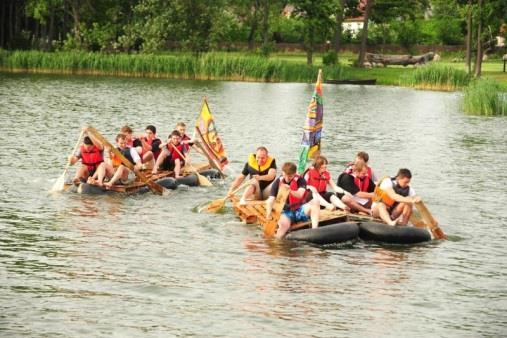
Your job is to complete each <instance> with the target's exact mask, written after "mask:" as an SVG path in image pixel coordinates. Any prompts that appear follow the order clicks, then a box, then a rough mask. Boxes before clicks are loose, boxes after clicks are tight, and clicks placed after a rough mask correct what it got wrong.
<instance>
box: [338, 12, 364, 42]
mask: <svg viewBox="0 0 507 338" xmlns="http://www.w3.org/2000/svg"><path fill="white" fill-rule="evenodd" d="M363 24H364V17H363V16H358V17H357V18H347V19H345V20H343V23H342V29H343V30H344V31H350V32H351V34H352V36H354V37H355V36H357V34H358V33H359V31H361V29H363Z"/></svg>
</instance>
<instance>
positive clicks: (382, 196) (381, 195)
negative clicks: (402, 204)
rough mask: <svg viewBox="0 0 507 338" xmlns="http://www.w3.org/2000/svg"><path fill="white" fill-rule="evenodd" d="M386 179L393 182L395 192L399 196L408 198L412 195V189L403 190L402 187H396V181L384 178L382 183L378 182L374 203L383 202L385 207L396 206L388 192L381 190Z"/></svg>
mask: <svg viewBox="0 0 507 338" xmlns="http://www.w3.org/2000/svg"><path fill="white" fill-rule="evenodd" d="M385 179H389V180H391V181H393V190H394V192H395V193H397V194H398V195H401V196H403V197H407V196H408V195H409V193H410V187H409V186H407V187H405V188H402V187H400V186H398V185H396V184H395V179H394V178H391V177H384V178H382V179H381V180H380V182H378V184H377V186H376V187H375V191H374V194H375V197H374V198H373V201H374V202H382V203H384V204H385V205H387V206H388V207H392V206H393V205H395V204H396V201H395V200H393V199H392V198H391V197H389V195H388V194H387V192H385V191H384V190H382V189H380V185H381V184H382V182H383V181H384V180H385Z"/></svg>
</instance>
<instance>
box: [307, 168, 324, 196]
mask: <svg viewBox="0 0 507 338" xmlns="http://www.w3.org/2000/svg"><path fill="white" fill-rule="evenodd" d="M304 177H305V179H306V178H307V179H306V184H308V185H311V186H312V187H315V188H316V189H317V192H324V191H326V188H327V184H328V183H329V180H330V179H331V174H329V171H327V170H326V171H324V172H323V173H322V174H320V173H319V171H318V170H317V169H315V168H313V167H311V168H309V169H308V170H307V171H306V173H305V175H304Z"/></svg>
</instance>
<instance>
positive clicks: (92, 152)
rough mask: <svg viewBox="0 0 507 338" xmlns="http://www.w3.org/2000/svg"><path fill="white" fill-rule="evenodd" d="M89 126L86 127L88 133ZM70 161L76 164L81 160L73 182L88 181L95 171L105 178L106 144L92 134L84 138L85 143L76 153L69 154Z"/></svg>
mask: <svg viewBox="0 0 507 338" xmlns="http://www.w3.org/2000/svg"><path fill="white" fill-rule="evenodd" d="M86 131H87V128H84V132H85V133H86ZM68 160H69V163H70V164H71V165H74V164H76V163H77V162H78V161H79V160H81V166H80V167H79V168H78V170H77V171H76V174H75V175H74V178H73V180H72V181H73V182H74V184H76V185H78V184H80V183H84V182H87V180H88V178H89V177H92V176H93V175H94V174H95V172H97V174H98V172H100V174H101V175H100V176H101V178H102V179H103V178H104V170H105V168H104V146H103V145H102V143H100V142H99V141H98V140H97V139H95V138H94V137H93V136H92V135H88V136H85V137H84V138H83V144H81V146H80V147H79V149H78V150H77V151H76V153H74V154H72V155H70V156H69V159H68Z"/></svg>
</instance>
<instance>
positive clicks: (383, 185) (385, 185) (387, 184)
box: [380, 178, 415, 196]
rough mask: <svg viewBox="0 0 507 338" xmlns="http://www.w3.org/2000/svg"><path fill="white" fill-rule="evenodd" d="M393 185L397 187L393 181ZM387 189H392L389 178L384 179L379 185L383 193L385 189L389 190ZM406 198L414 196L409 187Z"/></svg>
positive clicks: (412, 190)
mask: <svg viewBox="0 0 507 338" xmlns="http://www.w3.org/2000/svg"><path fill="white" fill-rule="evenodd" d="M394 185H397V183H396V181H394ZM389 188H390V189H394V186H393V181H392V180H391V179H390V178H386V179H385V180H383V181H382V183H381V184H380V189H382V190H384V191H385V190H386V189H389ZM408 196H415V190H414V189H412V187H409V190H408Z"/></svg>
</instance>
